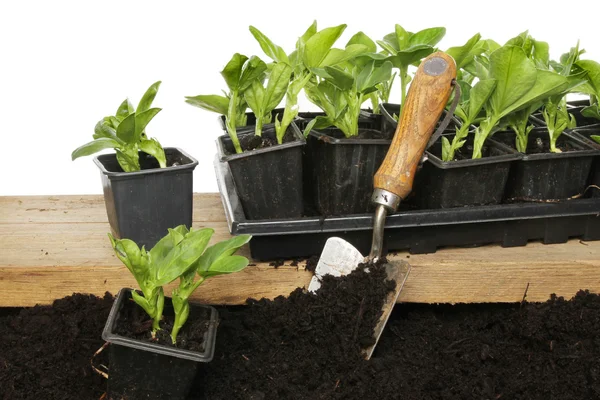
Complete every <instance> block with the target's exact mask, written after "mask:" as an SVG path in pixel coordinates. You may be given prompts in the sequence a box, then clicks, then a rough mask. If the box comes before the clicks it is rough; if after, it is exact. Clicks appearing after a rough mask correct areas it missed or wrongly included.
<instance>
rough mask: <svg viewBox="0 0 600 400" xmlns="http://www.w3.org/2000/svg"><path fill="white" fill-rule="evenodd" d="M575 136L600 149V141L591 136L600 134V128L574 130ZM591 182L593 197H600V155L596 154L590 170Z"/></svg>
mask: <svg viewBox="0 0 600 400" xmlns="http://www.w3.org/2000/svg"><path fill="white" fill-rule="evenodd" d="M572 134H573V136H575V137H577V138H579V139H580V140H582V141H584V142H586V143H587V144H589V145H590V146H592V147H593V148H594V149H596V150H600V143H598V142H596V141H595V140H593V139H592V138H591V136H592V135H600V129H599V130H594V129H590V130H577V131H573V132H572ZM589 184H590V185H591V186H590V187H589V188H588V190H589V193H591V194H590V196H591V197H594V198H599V197H600V189H599V188H600V155H597V156H594V158H593V160H592V168H591V171H590V179H589Z"/></svg>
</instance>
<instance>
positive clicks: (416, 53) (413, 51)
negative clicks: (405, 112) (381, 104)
mask: <svg viewBox="0 0 600 400" xmlns="http://www.w3.org/2000/svg"><path fill="white" fill-rule="evenodd" d="M445 35H446V28H441V27H436V28H427V29H423V30H421V31H419V32H416V33H412V32H408V31H406V30H405V29H404V28H403V27H402V26H400V25H398V24H396V27H395V30H394V32H392V33H389V34H387V35H385V36H384V38H383V40H379V41H377V43H378V44H379V45H380V46H381V47H382V48H383V49H384V51H385V53H386V54H387V56H388V57H387V60H388V61H391V63H392V64H393V65H394V67H396V68H398V69H399V71H400V73H399V76H400V88H401V96H402V97H401V104H404V100H405V99H406V91H407V88H408V84H409V82H410V81H411V77H410V76H409V74H408V68H409V66H411V65H414V64H417V65H418V64H419V63H420V62H421V60H422V59H423V58H425V57H427V56H428V55H430V54H431V53H433V52H434V51H435V47H434V46H435V45H436V44H437V43H438V42H439V41H440V40H442V38H443V37H444V36H445Z"/></svg>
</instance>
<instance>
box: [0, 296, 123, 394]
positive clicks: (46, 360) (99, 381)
mask: <svg viewBox="0 0 600 400" xmlns="http://www.w3.org/2000/svg"><path fill="white" fill-rule="evenodd" d="M112 303H113V298H112V296H110V295H106V296H105V297H104V298H103V299H101V298H98V297H95V296H88V295H81V294H77V295H73V296H72V297H66V298H64V299H61V300H57V301H55V302H54V304H53V305H52V306H43V307H42V306H36V307H33V308H27V309H22V310H21V311H20V312H19V313H17V314H15V313H10V314H11V315H8V316H2V317H0V399H2V400H18V399H44V400H54V399H56V400H65V399H99V398H100V396H101V395H102V394H103V393H104V391H105V390H106V381H105V380H104V379H103V378H101V377H100V375H98V374H96V373H95V372H93V371H92V368H91V366H90V358H91V357H92V355H93V354H94V353H95V352H96V350H98V349H99V348H100V347H101V346H102V344H103V343H104V341H103V340H102V338H101V337H100V336H101V333H102V329H103V328H104V324H105V323H106V318H107V317H108V313H109V311H110V307H111V306H112ZM98 360H99V362H100V363H103V362H105V361H102V358H100V357H99V358H98Z"/></svg>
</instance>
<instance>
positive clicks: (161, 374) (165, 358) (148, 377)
mask: <svg viewBox="0 0 600 400" xmlns="http://www.w3.org/2000/svg"><path fill="white" fill-rule="evenodd" d="M131 290H132V289H121V290H120V291H119V293H118V295H117V297H116V299H115V302H114V304H113V306H112V308H111V310H110V313H109V315H108V320H107V321H106V325H105V326H104V330H103V331H102V339H104V340H105V341H107V342H109V343H110V346H109V357H110V367H109V372H108V398H109V399H115V400H116V399H128V400H137V399H149V400H152V399H157V400H158V399H172V400H183V399H185V398H187V395H188V393H189V391H190V389H191V387H192V384H193V382H194V378H195V377H196V374H197V373H198V370H199V368H200V367H201V366H202V365H203V364H204V363H208V362H210V361H211V360H212V358H213V355H214V351H215V341H216V338H217V326H218V322H219V315H218V313H217V310H216V309H215V308H214V307H210V306H200V305H194V304H190V317H189V318H190V319H192V318H194V314H195V312H197V311H198V310H199V309H202V308H204V309H208V310H209V312H210V320H209V325H208V329H207V331H206V333H205V335H204V351H203V352H198V351H190V350H184V349H180V348H177V347H173V346H166V345H162V344H157V343H152V342H148V341H143V340H135V339H131V338H128V337H124V336H121V335H118V334H116V333H115V329H116V326H117V325H118V323H119V317H120V313H121V310H122V309H123V306H124V304H125V302H127V301H131ZM169 312H170V313H172V312H173V308H172V305H171V299H170V298H165V311H164V313H165V315H168V313H169ZM188 323H189V320H188Z"/></svg>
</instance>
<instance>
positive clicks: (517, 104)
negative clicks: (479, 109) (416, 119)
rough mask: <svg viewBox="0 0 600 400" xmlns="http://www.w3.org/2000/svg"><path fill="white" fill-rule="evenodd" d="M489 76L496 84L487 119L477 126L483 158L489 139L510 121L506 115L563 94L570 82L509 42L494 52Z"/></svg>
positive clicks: (475, 151)
mask: <svg viewBox="0 0 600 400" xmlns="http://www.w3.org/2000/svg"><path fill="white" fill-rule="evenodd" d="M485 79H494V80H495V81H496V85H495V88H494V90H493V91H492V93H491V95H490V97H489V99H488V101H487V102H486V103H485V105H484V109H485V118H484V119H483V120H482V121H481V122H480V123H479V126H477V128H476V129H475V138H474V148H473V156H472V158H474V159H476V158H481V155H482V153H481V151H482V149H483V145H484V143H485V141H486V140H487V138H488V137H490V136H491V135H492V134H493V133H494V132H496V131H498V130H499V129H501V128H503V127H505V126H506V125H507V124H508V123H509V122H508V121H507V119H506V117H508V116H509V115H511V114H513V113H515V112H518V111H522V110H525V109H527V108H528V107H531V106H532V105H537V104H539V103H540V102H542V101H543V100H544V99H546V98H548V97H550V96H552V95H556V94H558V93H563V92H564V91H565V90H567V89H568V88H569V85H570V81H569V79H568V78H567V77H565V76H562V75H559V74H557V73H556V72H553V71H548V70H544V69H540V68H537V67H536V64H535V62H534V61H533V60H532V59H530V58H529V57H528V56H527V54H526V52H525V50H524V49H523V47H521V46H518V45H513V44H506V45H504V46H502V47H501V48H499V49H497V50H495V51H494V52H493V53H492V54H491V55H490V63H489V71H487V74H486V76H485ZM526 112H530V110H528V111H526Z"/></svg>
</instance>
